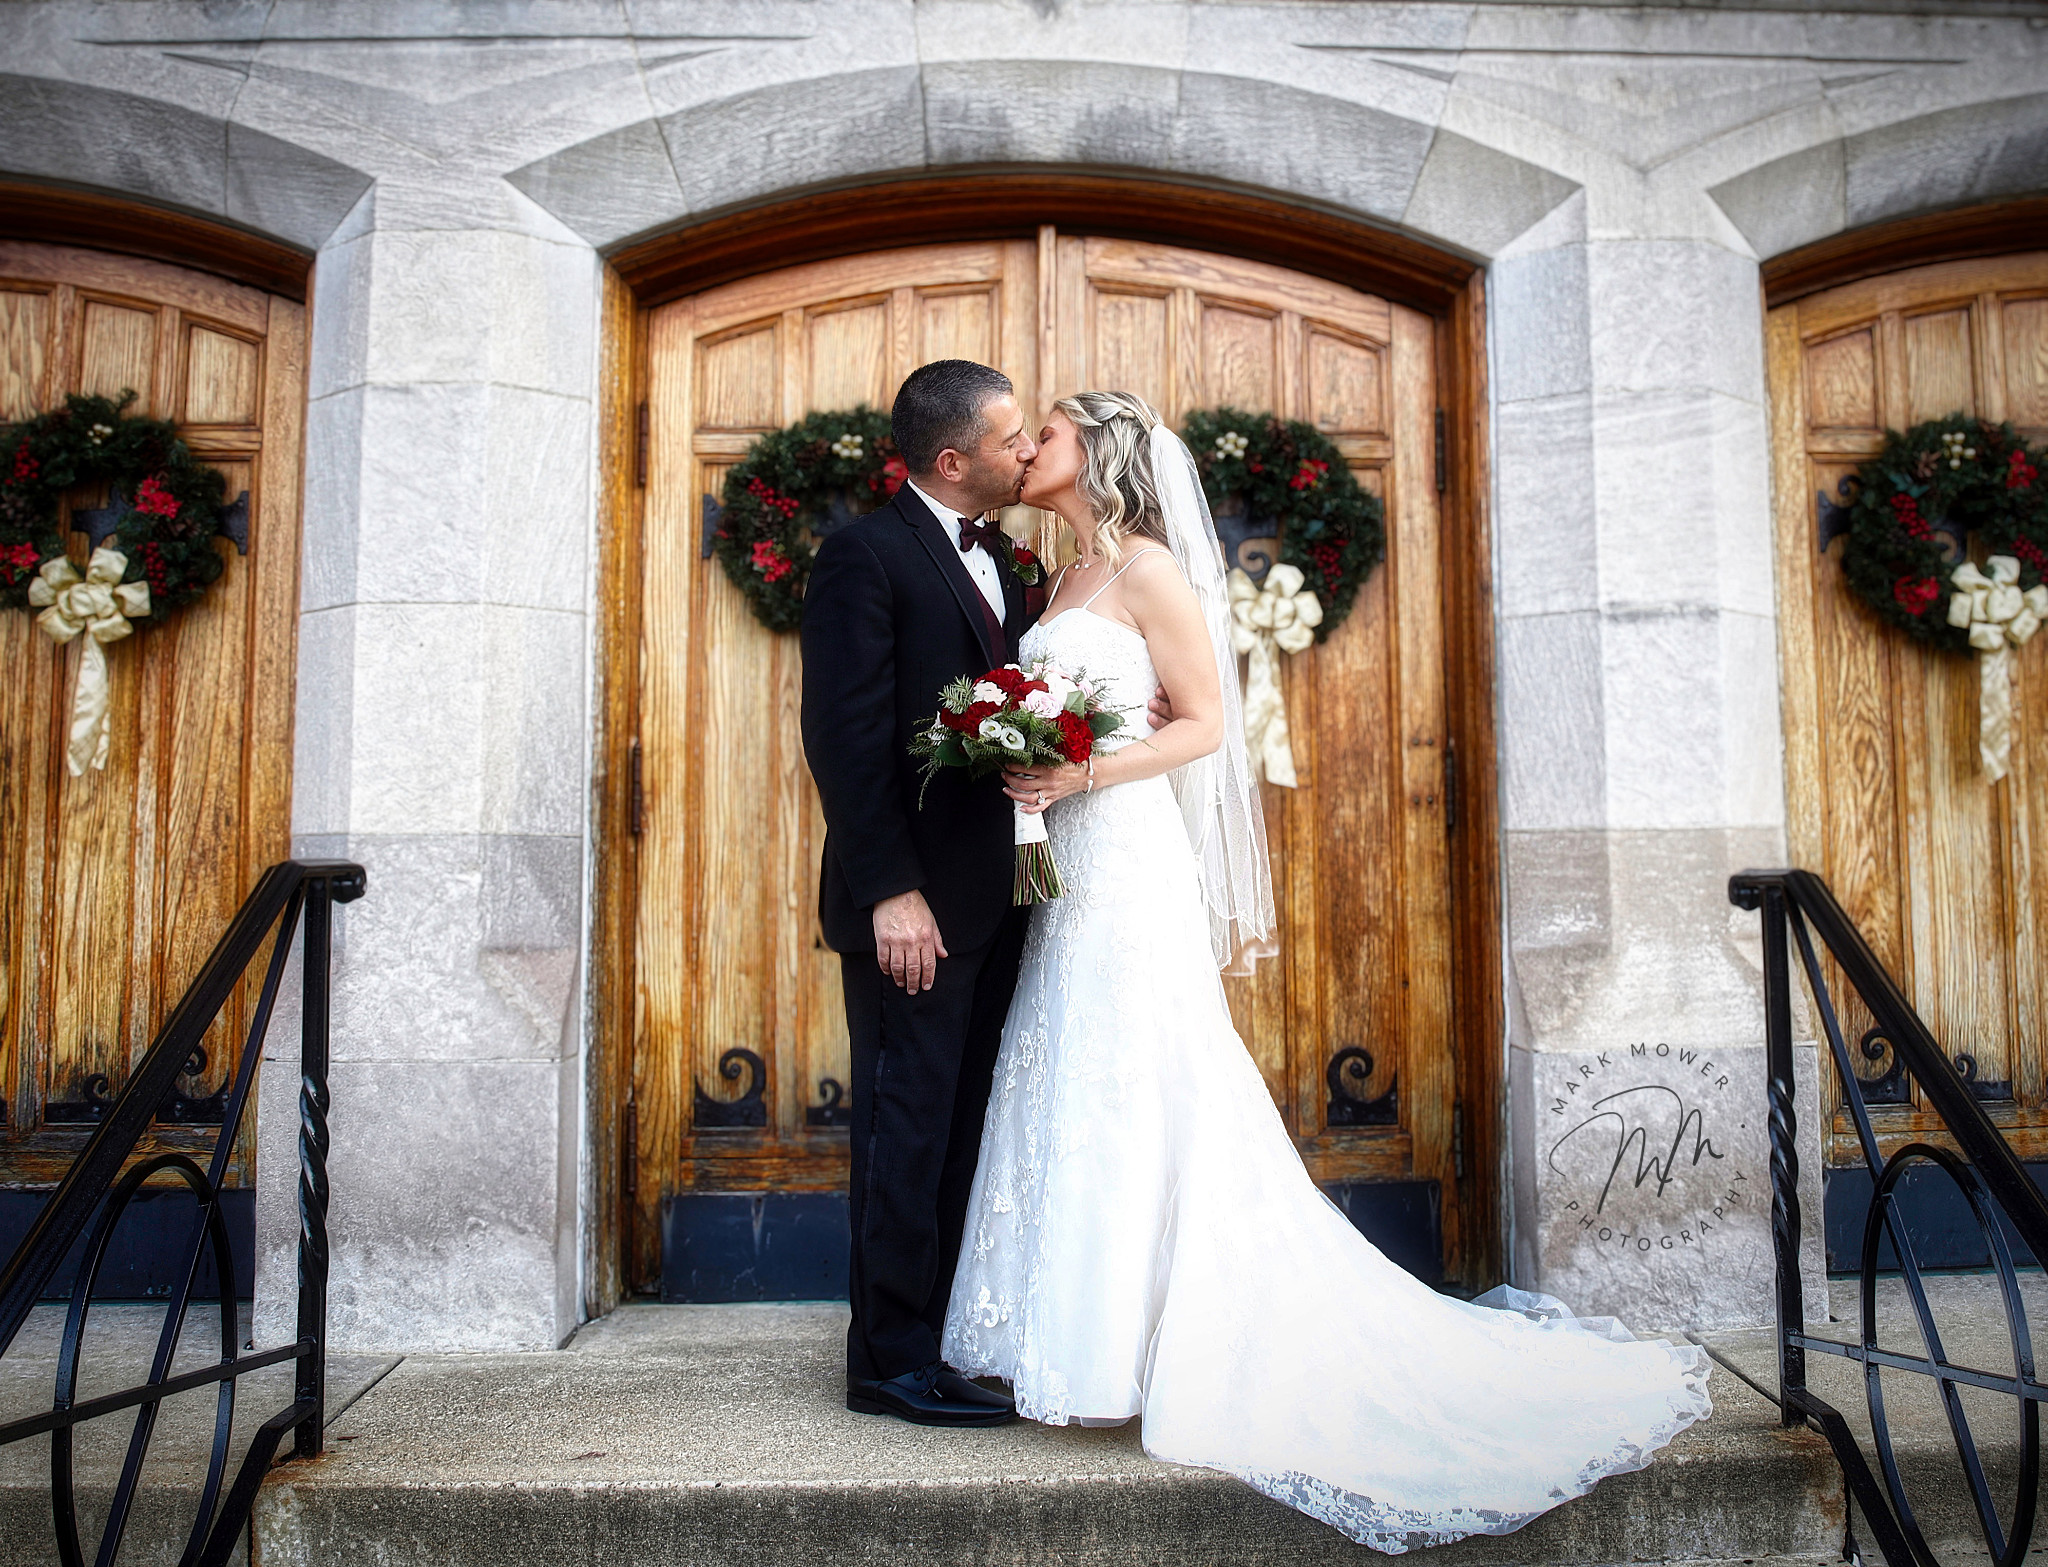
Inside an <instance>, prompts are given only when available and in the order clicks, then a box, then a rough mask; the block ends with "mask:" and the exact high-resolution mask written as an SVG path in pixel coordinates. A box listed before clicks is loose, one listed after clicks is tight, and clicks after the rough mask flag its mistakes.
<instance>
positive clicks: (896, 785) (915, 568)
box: [803, 485, 1029, 952]
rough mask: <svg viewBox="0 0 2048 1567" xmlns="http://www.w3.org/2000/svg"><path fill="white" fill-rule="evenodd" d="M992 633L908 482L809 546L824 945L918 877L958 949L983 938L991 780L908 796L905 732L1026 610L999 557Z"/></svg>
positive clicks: (851, 936)
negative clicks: (999, 619) (999, 616)
mask: <svg viewBox="0 0 2048 1567" xmlns="http://www.w3.org/2000/svg"><path fill="white" fill-rule="evenodd" d="M1002 580H1003V604H1004V615H1003V645H1002V646H1000V647H998V646H996V645H995V644H994V643H993V642H992V641H991V640H990V638H989V633H988V620H987V617H986V616H985V615H983V613H982V604H983V603H984V602H985V601H984V600H983V599H982V597H981V590H980V589H979V588H977V587H976V586H975V585H974V578H973V577H972V576H970V575H969V574H968V571H967V567H966V564H965V563H964V562H963V561H962V559H961V555H960V539H959V534H958V531H957V529H955V528H952V527H949V526H947V525H945V524H942V523H941V522H940V521H939V519H938V518H937V517H936V516H934V515H933V514H932V509H931V508H930V507H929V506H927V505H925V503H924V502H923V501H922V500H921V499H919V498H918V496H917V495H916V494H915V493H914V492H913V491H912V490H911V489H910V487H909V486H908V485H905V486H904V487H903V488H902V489H900V490H898V491H897V492H896V495H895V498H894V499H892V500H891V501H890V502H889V503H888V504H887V505H885V506H883V507H882V508H881V509H880V510H878V511H874V512H871V513H869V514H868V515H867V516H865V517H862V518H861V519H860V520H859V521H857V522H853V523H850V524H848V525H847V526H846V527H844V528H841V529H840V530H839V531H838V532H837V533H835V534H833V535H832V536H831V537H830V538H828V539H826V540H825V542H824V543H823V544H822V545H821V546H820V547H819V549H818V557H817V561H816V564H815V565H814V566H813V567H812V569H811V580H810V585H809V586H808V587H807V588H806V589H805V590H804V619H803V655H804V696H803V734H804V757H805V760H806V761H808V762H809V764H810V768H811V777H812V778H814V779H815V780H816V781H817V785H818V797H819V799H820V800H821V801H822V802H823V804H824V808H825V853H824V863H823V865H822V867H821V868H820V873H819V889H818V912H819V915H820V918H821V920H822V922H823V924H824V927H825V940H826V941H827V943H829V944H830V945H831V947H832V949H833V950H834V951H836V952H872V951H874V950H875V931H874V920H873V914H872V910H873V908H874V906H875V905H876V904H877V903H879V902H881V901H882V899H884V898H892V897H894V896H895V895H896V894H897V893H899V892H909V891H910V890H911V889H912V888H917V889H920V890H921V891H922V892H923V893H924V896H925V902H927V903H928V904H930V905H931V910H932V914H933V916H934V917H935V918H936V919H937V920H938V924H939V935H940V937H941V939H943V940H944V942H945V943H946V946H947V947H948V948H949V949H950V950H952V951H954V952H967V951H972V950H973V949H974V948H976V947H979V946H981V945H982V944H983V943H984V942H987V941H989V940H991V939H993V937H994V936H995V933H996V927H997V925H998V924H999V923H1000V922H1001V921H1002V918H1003V915H1004V914H1005V913H1007V912H1008V911H1009V908H1010V889H1011V881H1012V876H1013V870H1014V866H1015V860H1016V850H1015V847H1014V842H1013V833H1012V827H1011V810H1010V802H1009V800H1008V799H1007V798H1006V797H1005V796H1004V794H1003V791H1002V780H1001V779H1000V778H995V777H990V778H984V779H981V780H980V781H979V782H974V783H970V782H969V781H968V780H967V776H966V774H965V772H964V771H962V770H961V769H958V768H945V769H942V770H941V771H940V773H939V774H938V776H937V777H935V778H934V779H933V780H932V782H931V787H930V789H929V790H927V791H926V793H925V798H924V807H923V809H922V810H920V809H919V808H918V803H917V796H918V787H919V783H920V779H919V776H918V764H917V763H916V762H915V761H914V760H913V759H912V758H911V755H910V741H911V737H912V736H913V735H915V734H917V733H918V732H919V731H921V730H923V729H926V728H928V727H929V726H930V724H931V721H932V715H933V714H934V713H936V712H937V711H938V707H939V690H940V688H941V687H942V686H944V685H945V684H946V683H947V682H948V681H949V680H952V679H954V678H956V677H957V676H960V675H979V674H981V673H983V672H984V671H986V670H989V669H993V668H995V667H996V666H997V665H998V664H1006V663H1009V662H1011V661H1013V660H1014V659H1015V658H1016V656H1017V639H1018V637H1020V636H1021V635H1023V633H1024V628H1025V626H1026V624H1027V623H1028V618H1029V617H1028V616H1027V614H1026V611H1025V605H1024V589H1023V587H1022V585H1021V584H1020V583H1019V582H1018V581H1017V579H1016V576H1015V575H1014V574H1013V573H1012V572H1011V571H1010V570H1009V569H1008V568H1007V567H1006V568H1004V569H1003V571H1002Z"/></svg>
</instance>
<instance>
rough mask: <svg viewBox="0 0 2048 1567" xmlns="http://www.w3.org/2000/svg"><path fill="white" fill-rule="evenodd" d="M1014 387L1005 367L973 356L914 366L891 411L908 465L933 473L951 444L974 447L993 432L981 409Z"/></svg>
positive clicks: (899, 448) (962, 449)
mask: <svg viewBox="0 0 2048 1567" xmlns="http://www.w3.org/2000/svg"><path fill="white" fill-rule="evenodd" d="M1015 390H1016V388H1015V387H1013V386H1011V385H1010V378H1009V377H1008V376H1006V375H1004V374H1003V372H1002V371H1000V370H991V369H990V368H989V367H988V366H987V365H978V364H976V363H975V362H974V361H973V360H972V359H934V360H933V361H932V362H931V363H930V364H928V365H920V366H919V367H918V368H917V369H915V370H913V371H911V372H910V375H909V377H908V378H907V379H906V380H905V381H904V383H903V385H902V386H900V387H898V388H897V389H896V406H895V407H894V408H892V409H891V410H890V411H889V430H890V433H891V434H892V435H894V436H895V437H896V450H897V451H899V452H901V453H902V454H903V466H904V467H906V468H908V469H909V470H910V471H911V472H912V473H930V472H931V471H932V467H933V465H934V464H936V463H937V462H938V460H939V453H940V452H943V451H945V450H946V449H947V448H948V447H951V448H952V449H953V450H954V451H956V452H971V451H973V450H974V449H975V448H976V447H978V446H980V445H981V438H982V437H983V436H985V435H987V434H988V420H987V419H985V418H983V417H982V410H983V409H984V408H986V407H987V406H988V405H989V403H990V402H992V401H993V400H994V399H996V398H998V397H1006V396H1008V395H1009V394H1010V393H1011V392H1013V391H1015Z"/></svg>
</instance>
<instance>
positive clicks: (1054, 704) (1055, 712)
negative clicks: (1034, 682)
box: [1024, 691, 1060, 718]
mask: <svg viewBox="0 0 2048 1567" xmlns="http://www.w3.org/2000/svg"><path fill="white" fill-rule="evenodd" d="M1024 711H1025V712H1027V713H1032V714H1035V715H1036V716H1037V717H1039V718H1056V717H1058V716H1059V711H1060V698H1058V697H1056V696H1054V695H1053V694H1052V693H1051V692H1050V691H1034V692H1032V693H1031V694H1030V695H1029V696H1027V697H1025V698H1024Z"/></svg>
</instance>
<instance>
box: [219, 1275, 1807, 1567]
mask: <svg viewBox="0 0 2048 1567" xmlns="http://www.w3.org/2000/svg"><path fill="white" fill-rule="evenodd" d="M844 1324H845V1308H844V1307H843V1306H632V1307H628V1308H625V1309H623V1310H621V1311H619V1312H616V1313H614V1314H613V1315H612V1316H611V1317H609V1318H607V1319H606V1320H604V1321H603V1322H600V1323H596V1324H593V1325H592V1326H591V1327H589V1328H586V1329H585V1330H584V1331H583V1332H582V1333H580V1334H579V1335H578V1336H577V1337H576V1339H575V1340H574V1342H573V1343H572V1344H571V1345H570V1346H569V1347H568V1348H567V1349H565V1350H563V1351H561V1352H559V1353H556V1354H552V1355H521V1356H448V1357H430V1356H413V1357H410V1358H408V1359H406V1360H405V1361H404V1362H403V1363H402V1364H400V1365H399V1366H398V1367H397V1368H396V1370H394V1371H393V1372H392V1373H391V1374H390V1375H389V1376H387V1377H385V1378H384V1379H383V1380H382V1381H380V1382H379V1383H378V1384H377V1385H376V1386H375V1387H374V1388H373V1389H372V1390H371V1391H370V1392H369V1393H368V1394H367V1395H365V1396H364V1397H363V1398H362V1399H360V1400H359V1401H358V1402H357V1403H356V1404H354V1405H353V1406H352V1407H351V1408H350V1409H349V1410H348V1412H347V1413H346V1414H345V1415H343V1416H342V1417H341V1418H340V1419H338V1420H337V1421H335V1422H334V1424H333V1425H332V1427H331V1428H330V1432H329V1435H330V1439H331V1445H330V1452H329V1455H328V1456H327V1457H325V1458H322V1459H320V1460H318V1461H316V1462H314V1463H310V1464H293V1465H284V1466H281V1467H280V1468H278V1469H277V1470H276V1471H275V1472H274V1474H273V1476H272V1478H271V1481H270V1483H269V1484H268V1485H267V1486H266V1488H265V1490H264V1493H263V1496H262V1498H261V1500H260V1502H259V1505H258V1513H257V1517H256V1520H255V1526H254V1544H255V1550H254V1553H253V1559H254V1562H255V1563H256V1564H257V1567H315V1564H323V1567H324V1564H333V1563H351V1564H352V1563H358V1562H362V1563H371V1562H374V1563H378V1564H380V1567H410V1564H413V1563H421V1564H425V1563H434V1564H437V1567H470V1564H475V1567H485V1564H489V1567H503V1564H506V1563H515V1562H547V1563H550V1564H553V1563H564V1564H572V1563H573V1564H581V1563H589V1564H592V1567H596V1564H599V1563H602V1564H605V1567H624V1564H639V1563H646V1564H656V1563H681V1562H688V1563H692V1564H700V1567H713V1564H723V1563H733V1564H740V1563H745V1564H746V1567H775V1564H780V1563H805V1564H810V1563H815V1562H819V1561H822V1560H828V1559H829V1560H831V1561H833V1562H835V1563H868V1562H873V1563H882V1562H888V1563H891V1564H900V1563H920V1564H921V1563H948V1564H953V1563H960V1564H965V1563H977V1564H980V1563H987V1564H1010V1563H1026V1562H1030V1563H1042V1562H1048V1561H1057V1562H1074V1563H1088V1564H1102V1567H1110V1564H1115V1567H1125V1564H1139V1563H1144V1564H1152V1563H1158V1564H1166V1563H1172V1564H1174V1567H1189V1564H1195V1563H1218V1564H1222V1563H1229V1564H1233V1567H1235V1564H1245V1567H1251V1564H1267V1563H1272V1564H1280V1563H1286V1564H1302V1567H1306V1564H1310V1563H1325V1562H1329V1563H1335V1562H1343V1563H1351V1564H1355V1563H1358V1562H1360V1561H1362V1560H1367V1559H1370V1557H1369V1555H1368V1553H1366V1552H1365V1551H1364V1549H1363V1548H1362V1547H1359V1546H1355V1545H1353V1544H1351V1542H1349V1541H1348V1540H1346V1539H1344V1538H1343V1537H1342V1536H1340V1535H1338V1534H1337V1533H1336V1532H1334V1531H1333V1530H1330V1529H1328V1528H1326V1527H1324V1526H1322V1525H1320V1524H1317V1523H1314V1522H1312V1521H1311V1520H1309V1519H1307V1518H1304V1517H1302V1516H1301V1515H1300V1514H1298V1513H1295V1512H1293V1511H1292V1510H1291V1509H1289V1508H1286V1507H1284V1506H1281V1505H1280V1504H1279V1503H1276V1502H1273V1501H1271V1500H1269V1499H1267V1498H1266V1497H1263V1496H1261V1495H1259V1494H1258V1493H1256V1492H1254V1491H1252V1490H1250V1489H1249V1488H1247V1487H1245V1486H1243V1485H1240V1484H1238V1483H1237V1482H1236V1481H1233V1480H1230V1479H1227V1478H1225V1477H1223V1476H1220V1475H1215V1474H1211V1473H1208V1472H1206V1471H1201V1470H1191V1469H1180V1468H1175V1467H1172V1466H1168V1465H1164V1464H1158V1463H1154V1462H1153V1461H1152V1460H1150V1459H1148V1458H1146V1456H1145V1455H1144V1453H1143V1451H1142V1450H1141V1448H1140V1446H1139V1443H1138V1433H1137V1431H1136V1430H1135V1429H1134V1428H1132V1427H1125V1428H1122V1429H1115V1430H1083V1429H1080V1428H1060V1429H1054V1428H1047V1427H1041V1426H1036V1425H1030V1424H1022V1423H1020V1424H1018V1425H1015V1426H1011V1427H1007V1428H1005V1429H1002V1430H999V1431H984V1432H947V1431H928V1430H920V1429H917V1428H914V1427H910V1426H906V1425H902V1424H900V1423H898V1422H895V1421H889V1420H879V1419H874V1418H870V1417H865V1416H861V1415H854V1414H850V1413H848V1412H847V1411H846V1409H845V1408H844V1405H843V1399H842V1396H841V1367H842V1349H841V1345H842V1342H843V1338H842V1335H843V1332H844ZM1714 1391H1715V1398H1716V1403H1717V1406H1718V1407H1717V1412H1716V1415H1715V1417H1714V1419H1713V1420H1711V1421H1709V1422H1707V1423H1706V1424H1704V1425H1702V1426H1698V1427H1695V1428H1694V1429H1693V1430H1691V1431H1688V1432H1687V1433H1685V1435H1683V1436H1682V1437H1680V1438H1679V1440H1678V1441H1677V1442H1675V1443H1674V1444H1673V1445H1672V1447H1671V1449H1669V1450H1668V1451H1667V1452H1666V1453H1665V1454H1664V1455H1663V1456H1662V1457H1661V1458H1660V1459H1659V1461H1658V1462H1657V1463H1656V1464H1655V1465H1653V1466H1652V1467H1651V1468H1650V1469H1648V1470H1646V1471H1644V1472H1642V1473H1639V1474H1633V1475H1624V1476H1618V1477H1616V1478H1614V1479H1611V1480H1609V1481H1607V1482H1605V1483H1604V1484H1602V1485H1601V1486H1600V1487H1599V1488H1598V1489H1597V1490H1596V1491H1595V1492H1594V1493H1593V1494H1592V1495H1590V1496H1587V1497H1584V1498H1581V1499H1579V1500H1577V1501H1574V1502H1570V1503H1567V1504H1566V1505H1565V1506H1563V1507H1561V1508H1559V1509H1558V1510H1557V1511H1555V1512H1553V1513H1551V1514H1549V1515H1547V1516H1546V1517H1544V1518H1542V1519H1539V1520H1537V1521H1536V1522H1534V1523H1532V1524H1530V1525H1529V1526H1528V1527H1527V1528H1525V1529H1523V1530H1521V1531H1520V1532H1519V1533H1516V1534H1513V1535H1509V1536H1505V1537H1503V1538H1499V1539H1475V1540H1467V1541H1464V1542H1461V1543H1459V1544H1457V1545H1453V1546H1448V1547H1444V1548H1442V1549H1440V1550H1438V1551H1435V1552H1432V1553H1431V1556H1430V1560H1431V1562H1432V1563H1442V1564H1444V1567H1454V1564H1456V1567H1462V1564H1466V1563H1471V1564H1479V1563H1513V1562H1529V1563H1539V1562H1540V1563H1610V1562H1639V1561H1683V1562H1699V1563H1705V1562H1715V1561H1728V1562H1733V1561H1746V1562H1755V1561H1765V1560H1772V1561H1777V1560H1782V1561H1787V1562H1790V1561H1801V1562H1814V1563H1818V1562H1821V1561H1826V1560H1831V1559H1834V1558H1836V1557H1837V1556H1838V1555H1839V1547H1840V1543H1841V1539H1842V1519H1843V1513H1842V1494H1841V1486H1840V1481H1839V1477H1838V1475H1837V1472H1836V1469H1835V1466H1834V1464H1833V1462H1832V1460H1831V1458H1830V1457H1829V1455H1828V1453H1827V1450H1826V1447H1825V1445H1824V1444H1823V1443H1821V1442H1820V1441H1819V1439H1818V1438H1815V1437H1813V1436H1812V1435H1810V1434H1808V1433H1805V1432H1787V1431H1783V1430H1780V1429H1778V1427H1777V1426H1776V1424H1775V1412H1774V1411H1773V1410H1772V1409H1771V1407H1770V1406H1769V1404H1767V1403H1766V1402H1765V1401H1764V1400H1763V1399H1761V1398H1759V1397H1758V1396H1757V1395H1756V1394H1755V1393H1753V1392H1751V1391H1750V1390H1749V1389H1747V1388H1745V1387H1743V1386H1742V1385H1741V1384H1740V1383H1739V1382H1738V1381H1736V1379H1734V1378H1732V1377H1727V1376H1724V1375H1723V1376H1717V1377H1716V1379H1715V1389H1714Z"/></svg>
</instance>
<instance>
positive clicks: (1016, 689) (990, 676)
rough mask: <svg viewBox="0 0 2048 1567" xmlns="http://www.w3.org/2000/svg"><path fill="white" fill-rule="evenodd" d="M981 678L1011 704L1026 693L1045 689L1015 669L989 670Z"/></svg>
mask: <svg viewBox="0 0 2048 1567" xmlns="http://www.w3.org/2000/svg"><path fill="white" fill-rule="evenodd" d="M981 678H982V679H984V680H986V681H987V682H988V683H989V684H990V685H992V686H994V687H995V688H996V689H997V690H998V691H1000V692H1002V693H1003V695H1004V696H1006V697H1008V698H1009V699H1010V700H1011V701H1012V702H1016V701H1019V700H1021V699H1022V698H1023V695H1024V693H1025V692H1026V691H1031V690H1038V691H1043V690H1044V689H1045V687H1044V686H1042V685H1035V684H1034V683H1033V682H1032V681H1031V680H1029V679H1027V678H1026V677H1025V675H1024V673H1023V671H1021V670H1016V669H991V670H990V671H989V672H988V673H987V674H985V675H983V676H982V677H981Z"/></svg>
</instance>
